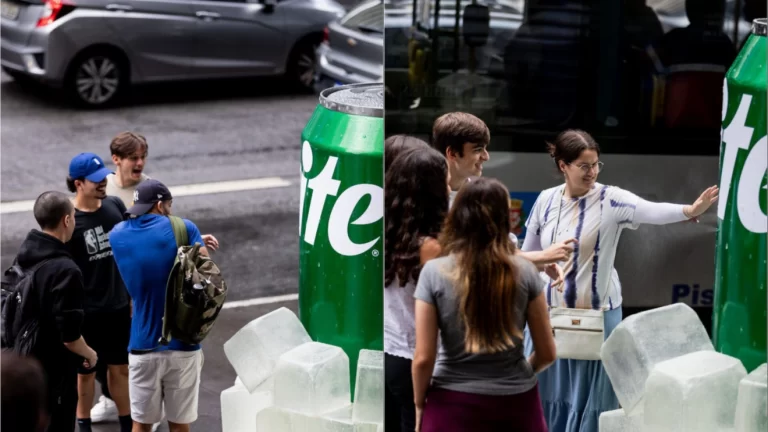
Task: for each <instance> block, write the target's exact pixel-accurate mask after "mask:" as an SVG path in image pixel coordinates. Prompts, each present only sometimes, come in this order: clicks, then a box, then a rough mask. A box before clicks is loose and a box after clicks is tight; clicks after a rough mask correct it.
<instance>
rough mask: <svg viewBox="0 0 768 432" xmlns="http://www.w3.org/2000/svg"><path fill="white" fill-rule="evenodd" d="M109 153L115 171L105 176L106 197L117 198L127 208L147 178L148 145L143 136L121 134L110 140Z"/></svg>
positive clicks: (128, 133) (130, 133) (131, 133)
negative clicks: (138, 187) (145, 172)
mask: <svg viewBox="0 0 768 432" xmlns="http://www.w3.org/2000/svg"><path fill="white" fill-rule="evenodd" d="M109 151H110V153H112V163H114V164H115V167H116V168H117V169H116V170H115V173H114V174H110V175H108V176H107V195H112V196H116V197H119V198H120V199H121V200H123V204H125V207H126V208H129V207H131V206H132V205H133V192H134V191H135V190H136V187H137V186H138V185H139V183H141V182H143V181H144V180H146V179H148V178H149V176H147V175H146V174H144V166H145V164H146V162H147V153H148V152H149V145H148V144H147V140H146V138H144V136H143V135H140V134H137V133H134V132H121V133H119V134H117V135H116V136H115V137H114V138H113V139H112V142H111V143H110V144H109Z"/></svg>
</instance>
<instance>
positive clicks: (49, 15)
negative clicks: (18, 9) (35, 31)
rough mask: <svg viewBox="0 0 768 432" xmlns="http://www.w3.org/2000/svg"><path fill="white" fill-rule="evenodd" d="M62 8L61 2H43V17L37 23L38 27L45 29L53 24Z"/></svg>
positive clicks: (52, 0) (58, 0) (55, 0)
mask: <svg viewBox="0 0 768 432" xmlns="http://www.w3.org/2000/svg"><path fill="white" fill-rule="evenodd" d="M63 6H64V3H63V0H45V9H43V16H42V17H41V18H40V19H39V20H38V21H37V26H38V27H45V26H47V25H48V24H50V23H52V22H54V21H55V20H56V17H57V16H58V15H59V12H61V8H62V7H63Z"/></svg>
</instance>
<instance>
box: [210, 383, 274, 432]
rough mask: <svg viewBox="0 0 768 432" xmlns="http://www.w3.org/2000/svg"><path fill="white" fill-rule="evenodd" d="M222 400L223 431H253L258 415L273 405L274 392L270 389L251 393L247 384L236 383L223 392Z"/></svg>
mask: <svg viewBox="0 0 768 432" xmlns="http://www.w3.org/2000/svg"><path fill="white" fill-rule="evenodd" d="M220 400H221V428H222V431H223V432H253V431H254V430H256V415H257V414H258V413H259V411H261V410H262V409H264V408H266V407H268V406H270V405H272V394H271V393H270V392H268V391H257V392H255V393H253V394H251V393H250V392H248V389H247V388H245V386H243V385H239V384H235V385H234V386H232V387H230V388H228V389H226V390H224V391H222V392H221V399H220Z"/></svg>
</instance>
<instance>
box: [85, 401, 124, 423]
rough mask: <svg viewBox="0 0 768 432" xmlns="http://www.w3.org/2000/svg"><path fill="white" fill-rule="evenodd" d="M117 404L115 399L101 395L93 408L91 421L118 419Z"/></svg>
mask: <svg viewBox="0 0 768 432" xmlns="http://www.w3.org/2000/svg"><path fill="white" fill-rule="evenodd" d="M117 419H118V415H117V405H115V401H113V400H111V399H107V398H106V397H104V395H101V396H99V401H98V402H97V403H96V405H94V406H93V408H91V423H100V422H103V421H110V420H111V421H117Z"/></svg>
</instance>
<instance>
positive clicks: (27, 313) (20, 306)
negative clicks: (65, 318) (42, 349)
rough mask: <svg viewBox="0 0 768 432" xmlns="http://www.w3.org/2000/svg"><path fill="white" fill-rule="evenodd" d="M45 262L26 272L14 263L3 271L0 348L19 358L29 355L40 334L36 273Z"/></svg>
mask: <svg viewBox="0 0 768 432" xmlns="http://www.w3.org/2000/svg"><path fill="white" fill-rule="evenodd" d="M46 262H48V260H43V261H41V262H39V263H37V264H35V265H34V266H32V267H30V268H28V269H22V268H21V266H19V265H18V264H17V263H16V261H15V260H14V262H13V264H12V265H11V267H10V268H9V269H7V270H6V271H5V273H4V274H3V277H2V282H1V283H0V290H1V291H0V292H1V295H0V347H2V350H3V351H13V352H16V353H18V354H19V355H22V356H26V355H31V354H32V353H33V351H34V349H35V347H36V345H37V339H38V333H39V331H40V321H39V319H38V317H39V312H40V302H41V297H40V293H36V292H35V291H34V288H35V284H34V280H35V277H34V276H35V272H36V271H37V270H38V269H39V268H40V267H42V266H43V264H45V263H46Z"/></svg>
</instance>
